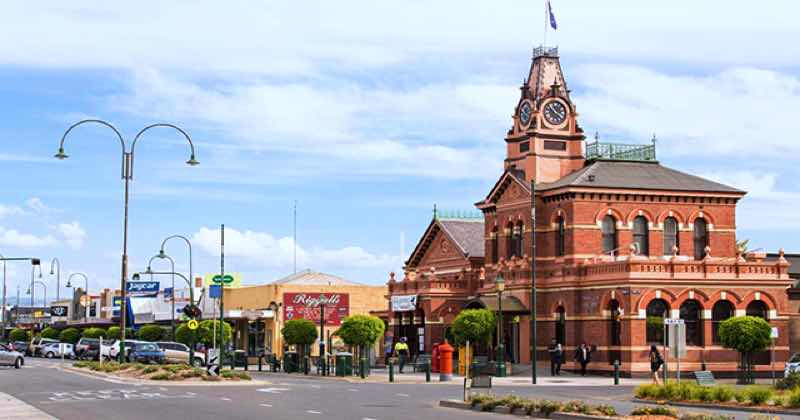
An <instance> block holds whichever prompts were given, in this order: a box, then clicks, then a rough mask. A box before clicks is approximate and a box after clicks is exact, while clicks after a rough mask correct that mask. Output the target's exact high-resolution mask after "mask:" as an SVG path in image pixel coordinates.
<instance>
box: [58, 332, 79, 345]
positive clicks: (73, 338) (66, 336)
mask: <svg viewBox="0 0 800 420" xmlns="http://www.w3.org/2000/svg"><path fill="white" fill-rule="evenodd" d="M79 338H81V332H80V331H79V330H78V329H77V328H67V329H65V330H63V331H61V334H59V335H58V341H60V342H62V343H70V344H75V343H77V342H78V339H79Z"/></svg>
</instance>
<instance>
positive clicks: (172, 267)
mask: <svg viewBox="0 0 800 420" xmlns="http://www.w3.org/2000/svg"><path fill="white" fill-rule="evenodd" d="M156 258H160V259H166V260H168V261H169V263H170V271H171V272H173V273H174V272H175V260H173V259H172V257H170V256H169V255H167V254H164V251H161V252H159V253H158V255H154V256H152V257H151V258H150V262H148V263H147V271H148V272H150V273H152V272H153V270H152V269H151V268H150V267H151V266H152V265H153V260H155V259H156ZM151 277H152V274H151ZM170 327H171V328H172V341H175V274H173V275H172V315H171V316H170Z"/></svg>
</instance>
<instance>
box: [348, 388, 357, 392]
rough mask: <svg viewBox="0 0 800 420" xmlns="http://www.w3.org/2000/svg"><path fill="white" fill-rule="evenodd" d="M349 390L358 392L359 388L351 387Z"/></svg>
mask: <svg viewBox="0 0 800 420" xmlns="http://www.w3.org/2000/svg"><path fill="white" fill-rule="evenodd" d="M348 391H350V392H358V390H357V389H355V388H349V389H348Z"/></svg>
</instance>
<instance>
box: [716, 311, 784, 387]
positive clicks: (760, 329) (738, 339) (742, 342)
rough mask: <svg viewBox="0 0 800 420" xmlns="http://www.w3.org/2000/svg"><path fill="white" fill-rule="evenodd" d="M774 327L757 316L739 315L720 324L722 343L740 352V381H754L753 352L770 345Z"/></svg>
mask: <svg viewBox="0 0 800 420" xmlns="http://www.w3.org/2000/svg"><path fill="white" fill-rule="evenodd" d="M771 333H772V327H770V325H769V323H768V322H767V321H765V320H764V319H762V318H759V317H756V316H737V317H733V318H729V319H726V320H725V321H723V322H722V324H720V326H719V338H720V341H721V342H722V345H723V346H725V347H727V348H729V349H733V350H736V351H738V352H739V355H740V360H741V363H740V365H739V382H740V383H744V384H750V383H753V363H752V356H753V353H755V352H759V351H762V350H764V349H766V348H767V347H769V345H770V341H771V337H770V336H771Z"/></svg>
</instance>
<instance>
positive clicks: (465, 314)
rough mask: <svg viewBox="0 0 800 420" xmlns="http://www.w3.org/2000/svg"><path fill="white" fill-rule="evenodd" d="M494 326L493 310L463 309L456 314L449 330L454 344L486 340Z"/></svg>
mask: <svg viewBox="0 0 800 420" xmlns="http://www.w3.org/2000/svg"><path fill="white" fill-rule="evenodd" d="M494 328H495V318H494V312H492V311H490V310H488V309H465V310H463V311H461V313H459V314H458V316H457V317H456V319H455V321H453V325H451V326H450V330H451V331H452V333H453V337H454V338H455V340H456V344H458V345H464V344H466V343H467V341H469V342H470V343H471V344H474V343H482V342H487V341H489V340H490V339H491V337H492V332H493V331H494Z"/></svg>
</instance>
